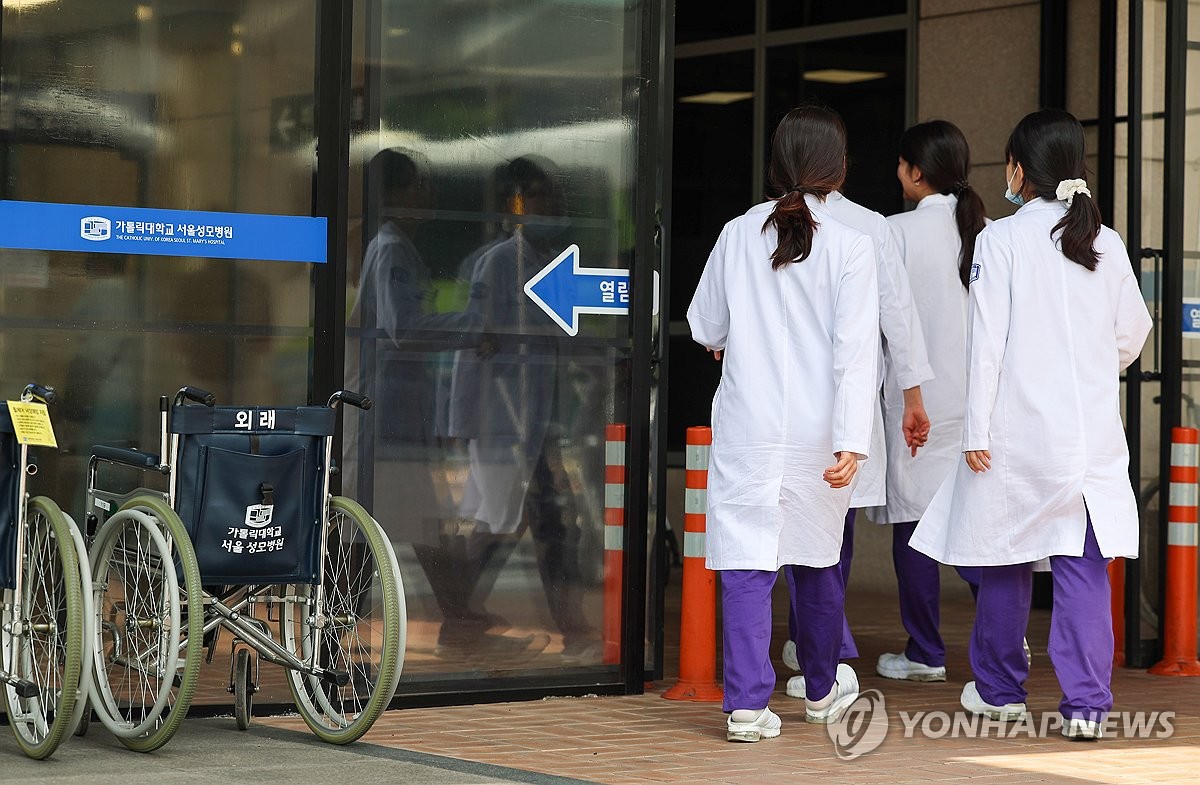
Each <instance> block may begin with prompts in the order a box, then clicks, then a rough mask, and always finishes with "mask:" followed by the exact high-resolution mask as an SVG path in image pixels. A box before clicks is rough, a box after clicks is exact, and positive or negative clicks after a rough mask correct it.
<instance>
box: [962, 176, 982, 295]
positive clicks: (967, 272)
mask: <svg viewBox="0 0 1200 785" xmlns="http://www.w3.org/2000/svg"><path fill="white" fill-rule="evenodd" d="M956 196H958V204H957V205H955V207H954V223H955V224H957V225H958V236H959V238H960V239H961V240H962V248H961V249H960V250H959V252H958V279H959V280H960V281H962V285H963V286H969V285H970V283H971V266H972V265H973V264H974V263H975V238H976V237H978V236H979V233H980V232H982V231H983V227H984V226H986V225H987V208H985V207H984V206H983V199H982V197H980V196H979V193H978V192H977V191H976V190H975V189H974V188H972V187H971V185H970V183H966V182H964V183H963V188H962V190H960V191H959V192H958V193H957V194H956Z"/></svg>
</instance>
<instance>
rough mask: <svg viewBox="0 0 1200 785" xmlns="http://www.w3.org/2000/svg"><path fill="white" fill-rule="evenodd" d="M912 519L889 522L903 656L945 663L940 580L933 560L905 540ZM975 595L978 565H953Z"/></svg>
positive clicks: (936, 664)
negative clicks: (904, 632)
mask: <svg viewBox="0 0 1200 785" xmlns="http://www.w3.org/2000/svg"><path fill="white" fill-rule="evenodd" d="M916 528H917V524H916V521H913V522H911V523H894V524H892V564H894V565H895V567H896V585H897V588H898V589H899V595H900V621H901V622H902V623H903V624H904V629H905V630H907V631H908V644H907V645H906V646H905V647H904V656H905V657H908V659H909V660H911V661H912V662H919V663H921V664H922V665H928V666H930V667H931V668H940V667H942V666H944V665H945V664H946V645H945V644H944V643H943V642H942V635H941V632H940V631H939V628H940V624H941V619H940V607H941V590H942V581H941V575H940V573H939V566H938V563H937V562H936V561H934V560H933V559H931V558H929V557H928V556H926V555H925V554H923V553H921V552H920V551H917V550H914V549H913V548H912V547H911V546H910V545H909V544H908V541H909V539H910V538H911V537H912V533H913V530H914V529H916ZM955 569H956V570H958V574H959V576H960V577H962V579H963V580H965V581H966V582H967V583H968V584H969V585H970V586H971V594H973V595H976V596H978V594H979V571H980V569H982V568H980V567H955Z"/></svg>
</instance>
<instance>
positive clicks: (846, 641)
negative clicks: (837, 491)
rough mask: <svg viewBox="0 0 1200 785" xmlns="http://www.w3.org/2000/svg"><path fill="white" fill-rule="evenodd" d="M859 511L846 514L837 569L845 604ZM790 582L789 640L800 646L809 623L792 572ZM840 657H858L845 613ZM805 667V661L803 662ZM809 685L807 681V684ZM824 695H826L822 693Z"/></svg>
mask: <svg viewBox="0 0 1200 785" xmlns="http://www.w3.org/2000/svg"><path fill="white" fill-rule="evenodd" d="M857 512H858V510H850V511H849V512H847V513H846V526H845V528H844V529H843V530H842V553H841V556H840V558H839V559H838V563H837V565H836V566H837V569H838V574H839V575H841V576H842V600H843V603H844V602H845V596H846V586H848V585H849V584H850V563H851V562H852V561H854V518H855V513H857ZM785 573H786V575H787V582H788V594H789V595H790V597H791V600H792V603H791V612H790V613H788V639H789V640H791V641H794V642H795V643H796V645H797V646H798V645H799V644H800V639H799V638H798V637H797V636H798V635H799V634H800V630H803V629H804V626H805V625H806V624H807V623H808V621H807V620H806V618H805V615H804V614H803V613H802V612H801V611H800V603H799V602H797V596H796V595H797V592H798V590H797V588H796V583H795V581H794V580H792V574H791V572H787V571H785ZM839 656H840V657H841V659H843V660H850V659H854V658H855V657H857V656H858V646H856V645H855V643H854V635H853V634H851V632H850V622H849V621H848V620H847V619H846V616H845V613H844V612H843V614H842V645H841V651H840V652H839ZM800 664H801V665H803V664H804V661H803V660H801V661H800ZM805 683H806V684H807V681H806V682H805ZM822 695H824V693H822Z"/></svg>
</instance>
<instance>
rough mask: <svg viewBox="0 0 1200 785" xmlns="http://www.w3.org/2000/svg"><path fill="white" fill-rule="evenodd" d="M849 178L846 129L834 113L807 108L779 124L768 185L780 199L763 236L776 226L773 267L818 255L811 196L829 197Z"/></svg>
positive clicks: (764, 229)
mask: <svg viewBox="0 0 1200 785" xmlns="http://www.w3.org/2000/svg"><path fill="white" fill-rule="evenodd" d="M845 179H846V126H845V125H844V124H843V123H842V118H841V116H840V115H838V113H837V112H835V111H833V110H832V109H825V108H822V107H817V106H801V107H799V108H796V109H793V110H792V111H790V112H788V113H787V115H786V116H785V117H784V118H783V119H782V120H780V121H779V126H778V127H777V128H776V129H775V134H774V136H772V137H771V167H770V169H768V170H767V182H768V184H769V185H770V186H771V189H772V191H774V192H775V193H776V194H778V195H779V198H778V200H777V201H776V202H775V209H774V210H772V211H771V215H770V216H768V218H767V220H766V223H764V224H763V231H764V232H765V231H766V230H767V227H768V226H774V227H775V231H776V233H777V234H778V235H779V245H778V246H777V247H776V248H775V252H774V253H773V254H771V267H772V268H774V269H776V270H779V269H781V268H783V267H786V266H787V265H789V264H791V263H792V262H802V261H804V260H805V259H807V258H808V255H809V253H811V252H812V241H813V233H814V232H816V229H817V221H816V219H815V218H813V215H812V211H811V210H809V209H808V204H807V203H806V202H805V201H804V196H805V194H813V195H815V196H827V195H828V194H829V193H831V192H832V191H836V190H837V189H838V188H839V187H840V186H841V184H842V181H843V180H845Z"/></svg>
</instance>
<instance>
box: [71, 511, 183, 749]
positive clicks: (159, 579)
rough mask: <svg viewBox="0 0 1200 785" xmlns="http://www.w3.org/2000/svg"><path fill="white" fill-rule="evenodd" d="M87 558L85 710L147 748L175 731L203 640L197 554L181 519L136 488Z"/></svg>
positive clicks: (132, 743) (128, 740)
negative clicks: (90, 655)
mask: <svg viewBox="0 0 1200 785" xmlns="http://www.w3.org/2000/svg"><path fill="white" fill-rule="evenodd" d="M91 561H92V577H93V586H94V592H95V596H94V602H95V633H94V636H95V638H94V643H93V646H94V649H93V651H94V661H95V670H94V672H93V679H92V692H91V701H92V708H93V709H94V710H95V711H96V716H97V717H99V719H100V721H101V722H102V723H104V726H105V727H107V728H108V729H109V730H110V731H111V732H112V733H113V734H114V735H116V736H117V738H118V739H120V741H121V743H122V744H124V745H125V746H126V747H128V748H130V749H132V750H136V751H138V752H150V751H151V750H156V749H158V748H159V747H161V746H162V745H164V744H166V743H167V741H169V740H170V738H171V736H173V735H174V733H175V731H176V730H178V728H179V725H180V723H182V722H183V718H184V717H185V716H186V715H187V710H188V707H189V706H190V705H191V702H192V695H193V694H194V693H195V690H196V678H197V676H198V675H199V672H200V658H201V652H200V650H201V644H202V641H203V637H204V633H203V630H204V613H203V610H202V602H201V598H202V589H201V587H200V570H199V567H198V566H197V564H196V555H195V552H194V551H193V550H192V546H191V542H190V541H189V540H188V537H187V532H186V531H185V530H184V528H183V523H182V522H181V521H180V520H179V516H177V515H176V514H175V512H174V511H173V510H172V509H171V508H170V506H168V505H167V504H166V502H164V501H163V500H162V499H161V498H160V497H157V496H151V495H144V496H137V497H135V498H133V499H130V500H129V501H128V502H126V504H125V505H124V506H122V507H121V509H120V511H119V512H117V513H116V514H114V515H113V516H112V517H111V518H109V519H108V520H107V521H105V523H104V525H103V526H102V527H101V528H100V531H99V532H98V533H97V535H96V541H95V542H94V543H93V545H92V551H91ZM189 599H191V600H192V601H194V603H195V604H194V606H192V607H189V605H188V600H189ZM189 611H190V612H189Z"/></svg>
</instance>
